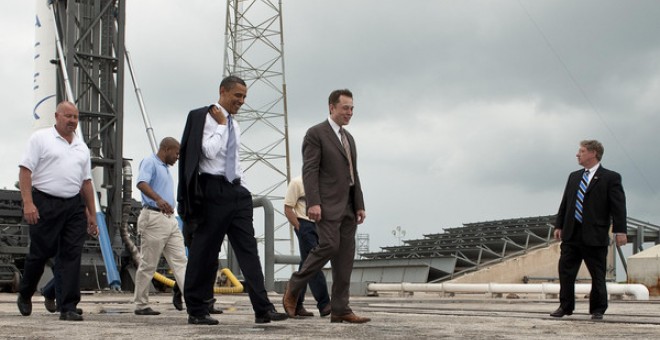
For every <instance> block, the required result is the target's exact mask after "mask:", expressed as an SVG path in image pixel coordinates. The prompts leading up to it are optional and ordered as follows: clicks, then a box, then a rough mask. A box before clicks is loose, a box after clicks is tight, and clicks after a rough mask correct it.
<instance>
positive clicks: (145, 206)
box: [142, 205, 160, 212]
mask: <svg viewBox="0 0 660 340" xmlns="http://www.w3.org/2000/svg"><path fill="white" fill-rule="evenodd" d="M142 208H145V209H149V210H153V211H158V212H160V209H159V208H154V207H152V206H150V205H143V206H142Z"/></svg>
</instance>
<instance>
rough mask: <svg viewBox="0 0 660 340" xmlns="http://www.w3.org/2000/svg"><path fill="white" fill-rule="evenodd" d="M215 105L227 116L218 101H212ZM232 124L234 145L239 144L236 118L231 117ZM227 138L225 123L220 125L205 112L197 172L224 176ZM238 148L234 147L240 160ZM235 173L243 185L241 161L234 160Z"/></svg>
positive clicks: (239, 135)
mask: <svg viewBox="0 0 660 340" xmlns="http://www.w3.org/2000/svg"><path fill="white" fill-rule="evenodd" d="M213 105H215V107H217V108H218V109H220V111H222V114H224V115H225V117H227V116H229V113H228V112H227V110H225V109H224V108H223V107H222V106H220V105H219V104H218V103H214V104H213ZM232 126H233V127H234V132H235V133H236V145H239V146H240V145H241V138H240V137H241V130H240V127H239V126H238V123H236V119H235V118H232ZM228 138H229V129H228V128H227V125H221V124H218V122H216V120H215V119H214V118H213V117H212V116H211V114H210V113H207V114H206V121H205V122H204V134H203V136H202V157H201V158H200V160H199V172H200V173H207V174H211V175H222V176H225V175H226V174H225V160H226V159H227V141H228ZM238 151H239V148H238V147H237V148H236V159H237V160H240V157H239V155H238ZM236 174H237V175H238V176H239V177H240V178H241V184H242V185H243V186H245V185H244V180H243V177H244V176H243V170H242V169H241V162H240V161H238V162H236Z"/></svg>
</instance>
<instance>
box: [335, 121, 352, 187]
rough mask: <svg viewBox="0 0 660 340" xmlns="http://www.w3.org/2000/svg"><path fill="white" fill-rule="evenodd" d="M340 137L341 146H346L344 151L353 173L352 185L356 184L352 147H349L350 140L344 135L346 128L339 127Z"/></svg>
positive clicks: (349, 168)
mask: <svg viewBox="0 0 660 340" xmlns="http://www.w3.org/2000/svg"><path fill="white" fill-rule="evenodd" d="M339 135H340V136H341V145H343V146H344V151H346V157H348V170H349V171H350V172H351V185H353V184H355V178H354V177H353V160H352V159H351V158H352V157H351V147H350V145H348V138H346V133H344V128H342V127H339Z"/></svg>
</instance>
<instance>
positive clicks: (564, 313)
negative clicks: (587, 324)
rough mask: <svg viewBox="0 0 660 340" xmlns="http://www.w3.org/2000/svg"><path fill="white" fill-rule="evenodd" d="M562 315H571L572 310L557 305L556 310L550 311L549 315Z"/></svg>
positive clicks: (558, 316) (559, 316)
mask: <svg viewBox="0 0 660 340" xmlns="http://www.w3.org/2000/svg"><path fill="white" fill-rule="evenodd" d="M564 315H573V311H568V310H564V309H563V308H561V307H559V308H557V310H555V311H554V312H552V313H550V316H552V317H555V318H561V317H562V316H564Z"/></svg>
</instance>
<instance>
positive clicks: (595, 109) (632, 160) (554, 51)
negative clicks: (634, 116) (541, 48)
mask: <svg viewBox="0 0 660 340" xmlns="http://www.w3.org/2000/svg"><path fill="white" fill-rule="evenodd" d="M518 4H519V5H520V7H521V8H522V9H523V12H525V14H526V15H527V18H528V19H529V21H530V22H531V23H532V25H533V26H534V28H536V31H537V32H538V33H539V35H540V36H541V38H543V41H544V42H545V44H546V45H547V47H548V49H549V50H550V51H551V52H552V54H553V55H554V57H555V58H556V59H557V61H558V62H559V64H560V65H561V67H562V68H563V69H564V71H565V72H566V74H567V75H568V78H569V79H570V80H571V82H572V83H573V85H574V86H575V87H576V88H577V89H578V91H579V92H580V94H581V95H582V97H583V98H584V100H585V101H586V102H587V103H588V104H589V106H590V107H591V110H592V111H593V112H594V113H595V114H596V116H597V117H598V119H599V120H600V122H601V123H602V124H603V125H604V126H605V128H606V129H607V131H608V132H609V133H610V134H611V135H612V137H613V138H614V141H615V142H616V144H617V145H618V146H619V147H620V148H621V150H622V151H623V154H624V155H625V156H626V158H628V160H629V161H630V164H631V165H632V166H633V168H634V169H635V170H636V171H637V172H638V173H639V176H640V178H641V179H642V180H643V181H644V183H646V187H647V188H648V189H649V190H650V191H651V194H652V196H653V197H654V198H655V199H658V195H657V191H656V190H655V188H654V187H653V185H652V184H651V182H650V181H649V180H648V179H647V178H646V176H644V172H642V170H641V169H640V167H639V166H638V165H637V163H636V162H635V160H634V159H633V158H632V156H630V153H628V150H626V148H625V146H624V145H623V143H621V141H620V140H619V138H618V137H617V135H616V134H615V133H614V130H613V129H612V128H611V127H610V126H609V124H607V121H605V119H604V118H603V115H602V114H601V112H600V110H598V108H597V107H596V105H595V104H594V103H593V101H592V100H591V99H590V98H589V95H587V92H586V91H585V90H584V88H583V87H582V86H581V85H580V83H579V82H578V81H577V79H576V78H575V76H573V73H572V72H571V70H570V69H569V68H568V66H567V65H566V63H564V60H563V59H562V58H561V56H560V55H559V53H557V50H556V49H555V48H554V47H553V45H552V43H551V42H550V39H548V37H547V36H546V34H545V33H544V32H543V30H542V29H541V27H540V26H539V24H538V23H537V22H536V20H534V18H533V17H532V14H531V13H530V12H529V11H528V10H527V8H526V7H525V5H524V4H523V3H522V0H518Z"/></svg>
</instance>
